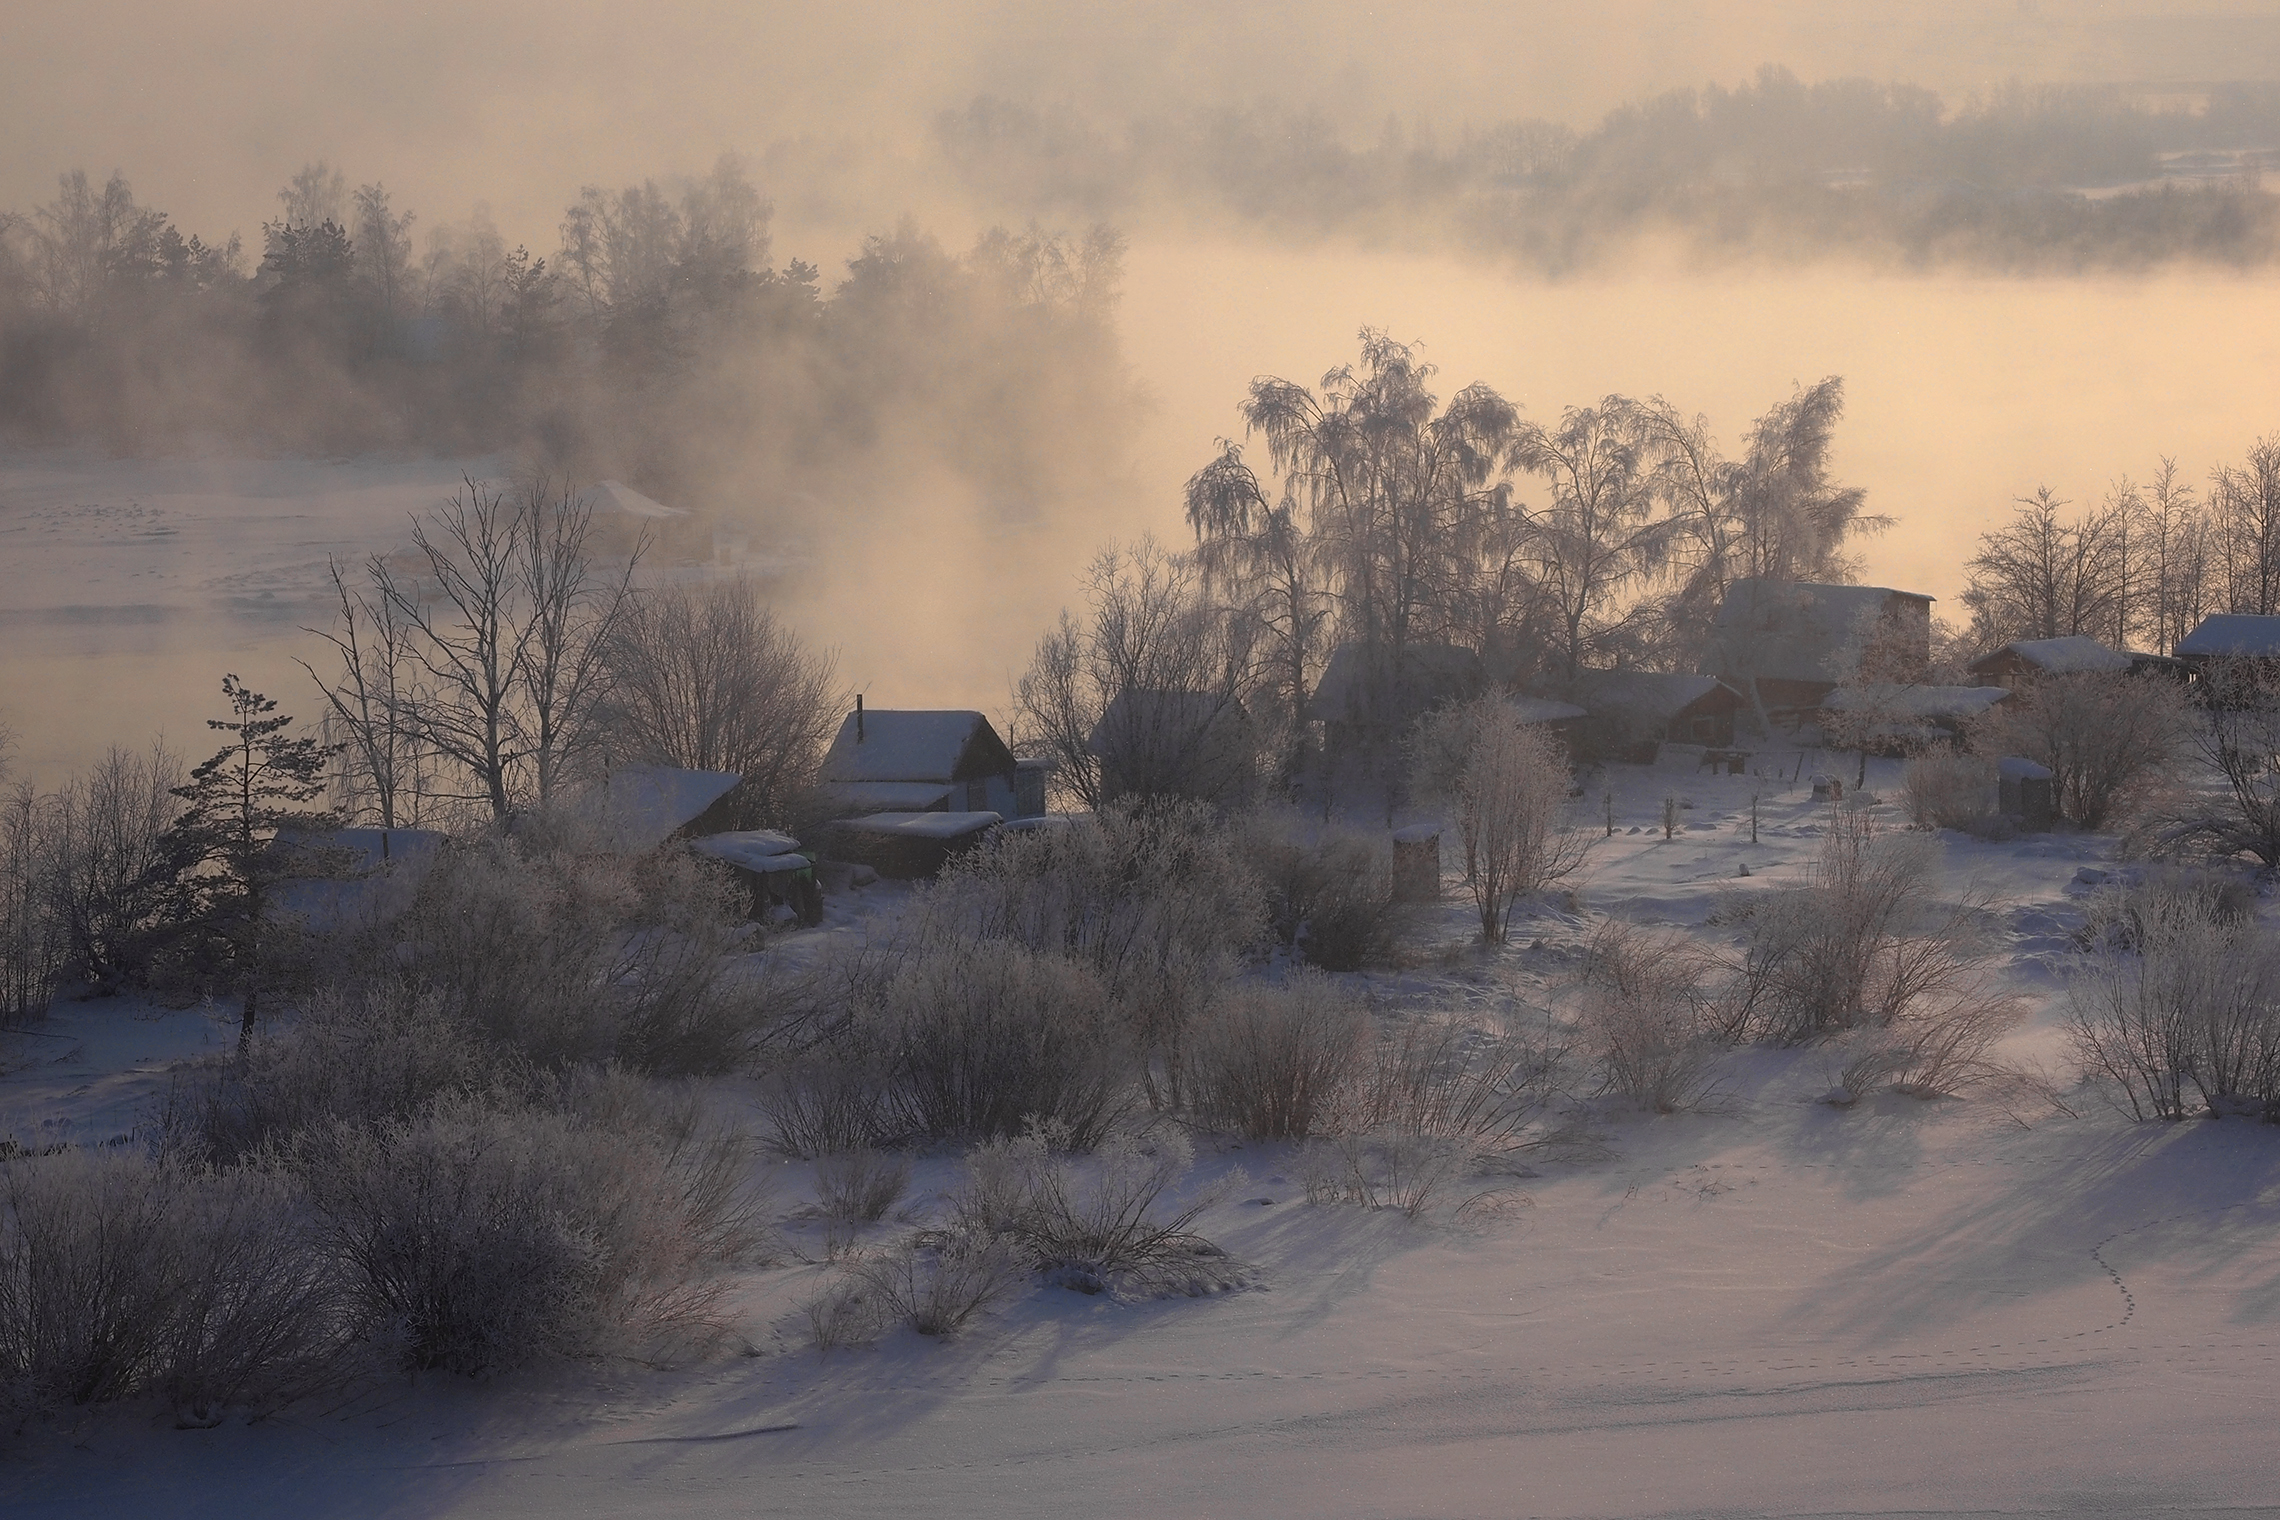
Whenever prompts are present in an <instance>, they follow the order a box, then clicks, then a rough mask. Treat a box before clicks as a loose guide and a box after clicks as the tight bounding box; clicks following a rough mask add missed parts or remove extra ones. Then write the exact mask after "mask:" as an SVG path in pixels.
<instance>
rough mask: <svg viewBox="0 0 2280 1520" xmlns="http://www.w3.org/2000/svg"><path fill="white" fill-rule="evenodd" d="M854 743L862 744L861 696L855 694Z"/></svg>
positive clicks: (860, 694)
mask: <svg viewBox="0 0 2280 1520" xmlns="http://www.w3.org/2000/svg"><path fill="white" fill-rule="evenodd" d="M855 742H856V743H857V744H861V743H862V742H863V694H862V693H861V692H857V693H855Z"/></svg>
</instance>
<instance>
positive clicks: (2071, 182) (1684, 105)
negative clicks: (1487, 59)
mask: <svg viewBox="0 0 2280 1520" xmlns="http://www.w3.org/2000/svg"><path fill="white" fill-rule="evenodd" d="M934 134H935V143H936V146H937V148H938V150H939V152H940V154H941V156H942V157H943V159H944V160H945V161H946V162H947V164H948V165H949V166H950V168H951V169H952V171H953V172H955V173H957V174H958V175H959V176H960V177H961V178H962V179H963V180H964V181H965V182H966V183H967V184H968V185H969V186H970V187H971V188H973V190H974V191H975V192H976V193H977V194H978V195H980V196H982V197H983V198H984V199H985V201H986V202H987V203H989V204H994V205H1000V206H1005V207H1009V208H1019V209H1021V210H1024V211H1027V212H1031V213H1033V214H1049V215H1069V214H1083V215H1097V216H1110V217H1115V218H1117V219H1119V220H1123V221H1127V222H1129V221H1131V220H1133V219H1136V218H1139V217H1143V216H1147V215H1151V214H1155V215H1162V214H1166V213H1169V214H1181V213H1192V212H1193V211H1194V210H1195V208H1198V207H1208V208H1210V209H1211V210H1213V211H1215V212H1217V213H1219V214H1221V215H1222V216H1227V217H1232V218H1234V219H1236V220H1238V221H1240V222H1243V223H1246V224H1249V225H1253V226H1256V227H1260V228H1262V229H1265V230H1268V231H1271V232H1275V233H1279V234H1281V235H1285V236H1291V237H1302V238H1315V237H1319V236H1321V235H1323V234H1325V233H1338V232H1348V233H1354V234H1358V235H1362V236H1365V237H1368V238H1371V239H1389V238H1390V239H1396V240H1403V239H1406V240H1416V239H1419V238H1425V239H1431V240H1435V241H1450V240H1453V241H1457V242H1460V243H1463V244H1467V245H1470V246H1473V247H1476V248H1479V249H1481V250H1484V251H1487V252H1491V253H1494V254H1496V255H1499V256H1502V257H1506V258H1514V259H1517V260H1519V261H1520V262H1521V263H1523V264H1524V265H1527V266H1529V267H1533V268H1540V269H1546V270H1551V271H1560V270H1568V269H1576V268H1581V267H1588V266H1590V265H1592V264H1595V263H1597V262H1600V261H1602V260H1604V259H1607V258H1609V257H1612V256H1616V255H1618V254H1619V253H1620V252H1621V251H1622V250H1623V249H1624V248H1626V247H1628V246H1630V245H1632V244H1634V243H1635V242H1637V241H1638V240H1640V239H1642V238H1645V237H1651V236H1660V235H1675V236H1676V237H1677V238H1678V239H1679V241H1680V242H1681V243H1682V244H1683V245H1684V246H1685V247H1686V248H1688V249H1689V251H1691V252H1692V253H1693V254H1695V255H1696V256H1698V257H1704V258H1712V259H1715V258H1730V257H1734V256H1736V255H1743V254H1768V255H1772V256H1775V257H1796V256H1800V255H1804V256H1815V255H1820V254H1825V253H1831V252H1847V253H1852V254H1857V255H1866V256H1868V257H1871V258H1876V259H1880V260H1893V261H1898V262H1902V263H1910V264H1945V263H1960V264H1967V265H1974V266H1979V267H1987V268H1995V269H2002V270H2021V271H2024V270H2042V271H2052V272H2064V271H2069V270H2075V269H2081V268H2089V267H2103V268H2134V267H2141V266H2145V265H2150V264H2157V263H2162V262H2166V261H2170V260H2190V261H2201V260H2207V261H2215V262H2220V263H2231V264H2262V263H2265V262H2268V261H2269V260H2271V259H2272V258H2273V256H2274V254H2275V251H2276V249H2280V243H2276V242H2275V237H2274V232H2275V227H2276V226H2280V222H2276V218H2275V213H2274V210H2273V208H2272V206H2271V204H2270V202H2269V199H2268V198H2267V197H2265V196H2263V195H2261V194H2258V193H2256V190H2257V183H2256V181H2257V176H2258V174H2259V173H2260V172H2261V169H2262V168H2263V167H2266V166H2269V164H2270V163H2271V161H2272V159H2271V153H2272V150H2273V148H2274V146H2275V145H2276V144H2280V89H2275V88H2274V87H2273V86H2272V85H2270V84H2267V83H2230V84H2220V85H2215V86H2212V87H2210V88H2209V89H2208V90H2207V91H2206V98H2205V99H2203V100H2201V101H2199V102H2197V108H2179V107H2175V106H2162V107H2149V106H2147V105H2145V104H2143V103H2142V102H2140V101H2139V100H2138V99H2136V98H2135V97H2133V95H2132V94H2131V93H2130V92H2129V91H2128V90H2125V89H2124V88H2122V87H2119V86H2113V85H2024V84H2020V83H2018V82H2016V81H2013V82H2011V83H2009V84H2005V85H2002V86H1998V87H1995V88H1992V89H1989V90H1985V91H1980V92H1975V93H1974V94H1972V95H1971V96H1970V97H1968V98H1967V99H1965V100H1963V101H1960V102H1957V103H1955V104H1953V105H1952V106H1951V105H1950V104H1949V103H1947V102H1944V101H1943V100H1942V99H1941V98H1940V97H1939V96H1938V95H1937V94H1936V93H1934V92H1933V91H1930V90H1926V89H1922V88H1919V87H1916V86H1912V85H1905V84H1886V83H1879V82H1875V81H1871V80H1866V79H1835V80H1827V81H1822V82H1818V83H1810V84H1809V83H1806V82H1804V81H1802V80H1800V79H1798V78H1797V77H1796V76H1795V75H1794V74H1792V73H1790V72H1789V71H1788V70H1786V69H1783V68H1780V67H1777V66H1773V65H1768V66H1766V67H1764V68H1761V69H1760V70H1759V71H1758V73H1757V74H1756V76H1755V77H1754V78H1752V79H1750V80H1747V81H1744V82H1742V83H1740V84H1738V85H1736V86H1734V87H1732V88H1727V87H1724V86H1720V85H1715V84H1714V85H1711V86H1709V87H1708V88H1705V89H1701V90H1693V89H1683V90H1674V91H1670V92H1667V93H1665V94H1662V95H1659V96H1656V97H1653V98H1651V99H1647V100H1642V101H1637V102H1634V103H1631V104H1628V105H1625V106H1622V107H1619V108H1617V109H1616V110H1613V111H1610V112H1609V113H1608V114H1607V115H1606V116H1605V117H1604V118H1603V119H1602V120H1601V121H1599V122H1598V123H1597V124H1596V125H1594V126H1592V127H1590V128H1588V129H1586V130H1583V131H1580V132H1579V131H1577V130H1575V129H1573V128H1571V127H1569V126H1567V125H1565V124H1563V123H1559V122H1554V121H1546V120H1542V119H1537V118H1514V119H1511V120H1506V121H1501V122H1496V123H1492V124H1489V125H1486V126H1483V127H1477V128H1476V127H1472V126H1467V127H1465V128H1464V129H1463V130H1462V131H1459V132H1456V133H1440V132H1436V131H1435V130H1434V129H1433V127H1432V126H1431V124H1430V123H1427V122H1423V121H1414V120H1412V121H1404V120H1401V119H1399V118H1396V117H1388V118H1386V119H1385V120H1384V121H1383V122H1382V123H1377V122H1365V123H1355V122H1353V121H1350V120H1347V119H1342V118H1340V117H1339V116H1338V115H1337V114H1336V113H1335V111H1334V110H1331V109H1325V108H1321V107H1315V108H1311V109H1293V108H1289V107H1285V106H1280V105H1276V104H1270V103H1263V102H1261V103H1244V104H1231V105H1222V106H1216V107H1211V108H1205V109H1199V110H1196V111H1192V112H1189V113H1186V114H1184V115H1170V116H1159V117H1149V118H1144V119H1136V120H1133V121H1129V122H1122V123H1116V122H1104V121H1098V120H1093V119H1088V118H1086V117H1085V116H1084V115H1082V114H1081V113H1080V112H1078V111H1075V110H1073V109H1070V108H1066V107H1061V108H1052V109H1040V108H1035V107H1032V106H1029V105H1026V104H1023V103H1021V102H1018V101H1009V100H1004V99H998V98H993V97H982V98H977V99H975V100H973V101H971V102H969V103H968V104H966V105H965V106H963V107H960V108H958V109H954V110H949V111H944V112H942V113H940V114H939V115H938V116H937V118H936V122H935V129H934ZM2244 147H2245V148H2250V149H2262V150H2263V152H2262V154H2261V155H2258V154H2254V153H2251V154H2249V155H2246V156H2241V157H2236V156H2235V155H2236V154H2237V150H2240V149H2242V148H2244ZM2194 153H2199V154H2203V155H2206V156H2207V160H2206V162H2205V163H2204V164H2202V165H2201V167H2202V168H2203V169H2209V168H2212V167H2214V166H2220V165H2230V166H2231V168H2232V170H2233V172H2232V173H2231V174H2230V175H2229V176H2227V175H2225V174H2222V173H2202V174H2200V175H2199V176H2198V177H2197V178H2193V179H2187V178H2185V177H2180V176H2172V175H2170V174H2169V173H2168V170H2169V166H2171V165H2172V164H2174V163H2175V162H2177V161H2178V160H2180V159H2181V158H2182V157H2183V156H2185V155H2189V154H2194ZM2115 186H2134V187H2138V188H2137V189H2135V190H2133V191H2131V192H2130V193H2124V194H2119V195H2112V196H2104V197H2099V198H2095V199H2093V198H2089V197H2086V196H2084V195H2082V194H2081V193H2080V192H2081V191H2082V190H2083V189H2085V188H2090V187H2105V188H2111V187H2115Z"/></svg>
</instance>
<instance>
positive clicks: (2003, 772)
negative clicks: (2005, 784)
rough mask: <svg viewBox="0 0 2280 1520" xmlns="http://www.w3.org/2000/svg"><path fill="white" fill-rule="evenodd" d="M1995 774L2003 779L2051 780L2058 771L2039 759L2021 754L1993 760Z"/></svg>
mask: <svg viewBox="0 0 2280 1520" xmlns="http://www.w3.org/2000/svg"><path fill="white" fill-rule="evenodd" d="M1995 774H1996V775H1998V776H2000V777H2002V778H2003V779H2004V780H2005V781H2051V780H2055V779H2056V778H2057V774H2058V773H2057V772H2056V771H2053V770H2052V769H2051V768H2050V767H2049V766H2047V765H2044V764H2042V763H2041V762H2040V761H2035V760H2029V759H2027V758H2026V757H2024V756H2022V755H2005V756H2004V757H2003V758H2002V759H2000V760H1998V761H1996V762H1995Z"/></svg>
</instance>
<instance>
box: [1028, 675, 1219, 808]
mask: <svg viewBox="0 0 2280 1520" xmlns="http://www.w3.org/2000/svg"><path fill="white" fill-rule="evenodd" d="M1086 748H1087V749H1089V750H1090V751H1091V752H1092V754H1093V755H1094V756H1095V757H1097V758H1098V759H1099V761H1100V783H1101V793H1102V795H1103V796H1105V797H1109V798H1116V797H1123V796H1130V795H1141V796H1149V797H1193V798H1198V799H1201V800H1204V801H1220V800H1223V799H1231V798H1234V797H1237V796H1239V795H1241V794H1242V793H1244V792H1247V791H1249V790H1250V788H1251V786H1252V784H1253V783H1254V782H1255V781H1256V780H1257V779H1258V778H1257V755H1258V732H1257V728H1256V726H1255V725H1254V724H1253V723H1252V721H1251V713H1250V710H1249V709H1248V708H1246V707H1245V706H1244V705H1243V703H1242V702H1241V701H1240V700H1239V699H1238V698H1237V697H1236V696H1235V695H1234V694H1233V693H1231V692H1211V691H1172V690H1145V689H1132V690H1126V691H1120V692H1118V693H1117V694H1116V697H1115V699H1114V700H1112V701H1111V702H1110V703H1109V704H1108V710H1107V711H1106V712H1105V713H1103V714H1101V719H1100V721H1099V722H1098V723H1096V724H1094V725H1093V731H1092V733H1091V735H1090V736H1089V737H1088V739H1087V741H1086ZM1040 811H1042V809H1040Z"/></svg>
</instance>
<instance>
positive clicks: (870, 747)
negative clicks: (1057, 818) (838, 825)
mask: <svg viewBox="0 0 2280 1520" xmlns="http://www.w3.org/2000/svg"><path fill="white" fill-rule="evenodd" d="M1018 770H1019V765H1018V762H1016V761H1015V759H1014V756H1013V751H1012V750H1010V749H1008V748H1006V745H1005V741H1004V740H1003V739H1001V738H999V737H998V732H997V730H996V729H995V728H993V727H992V726H991V725H990V720H989V719H988V718H985V717H984V716H982V715H981V714H980V713H978V712H972V711H968V710H966V709H962V708H950V709H929V708H872V709H869V710H867V711H866V710H865V708H864V706H863V703H862V699H861V698H857V699H856V703H855V710H854V711H853V712H851V713H849V714H848V715H847V721H846V722H844V723H842V724H840V726H839V736H838V737H837V738H835V739H833V740H832V741H831V749H830V751H829V752H828V753H827V754H825V756H824V757H823V774H822V784H823V792H824V796H825V798H826V799H827V800H828V801H829V802H830V803H831V804H832V805H833V806H834V807H835V808H836V809H838V810H839V811H840V812H841V813H843V814H857V813H877V812H894V813H933V812H988V813H994V814H996V815H997V816H998V817H1001V818H1012V817H1017V816H1020V813H1019V802H1020V783H1019V780H1018V776H1017V772H1018Z"/></svg>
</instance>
